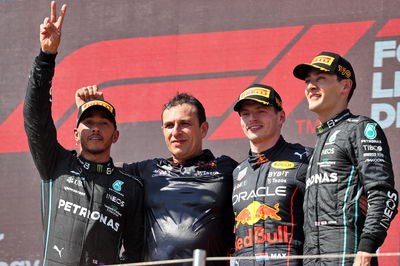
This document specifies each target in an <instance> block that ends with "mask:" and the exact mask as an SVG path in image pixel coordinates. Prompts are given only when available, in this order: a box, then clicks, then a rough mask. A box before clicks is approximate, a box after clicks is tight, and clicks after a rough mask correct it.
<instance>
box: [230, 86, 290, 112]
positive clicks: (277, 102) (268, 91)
mask: <svg viewBox="0 0 400 266" xmlns="http://www.w3.org/2000/svg"><path fill="white" fill-rule="evenodd" d="M246 100H253V101H256V102H259V103H261V104H264V105H267V106H274V107H276V108H277V109H278V110H279V111H281V110H282V99H281V96H279V94H278V93H277V92H276V90H274V88H272V87H271V86H267V85H263V84H252V85H250V86H249V87H248V88H247V89H245V90H244V91H243V92H242V93H241V94H240V95H239V98H238V99H237V101H236V103H235V105H234V106H233V110H234V111H236V112H239V111H240V107H241V105H242V104H243V102H244V101H246Z"/></svg>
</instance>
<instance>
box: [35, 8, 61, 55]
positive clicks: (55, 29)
mask: <svg viewBox="0 0 400 266" xmlns="http://www.w3.org/2000/svg"><path fill="white" fill-rule="evenodd" d="M66 11H67V5H63V6H62V7H61V15H60V16H59V17H58V18H57V19H56V17H57V12H56V2H55V1H52V2H51V14H50V18H48V17H46V18H45V19H44V21H43V23H42V24H41V25H40V47H41V49H42V51H43V52H45V53H49V54H55V53H57V50H58V46H59V45H60V41H61V27H62V23H63V21H64V17H65V12H66Z"/></svg>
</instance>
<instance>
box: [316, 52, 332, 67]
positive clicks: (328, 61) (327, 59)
mask: <svg viewBox="0 0 400 266" xmlns="http://www.w3.org/2000/svg"><path fill="white" fill-rule="evenodd" d="M333 61H335V58H334V57H332V56H327V55H319V56H317V57H315V58H314V59H313V60H312V62H311V64H312V65H314V64H317V63H320V64H325V65H328V66H330V65H332V63H333Z"/></svg>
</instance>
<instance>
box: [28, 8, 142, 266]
mask: <svg viewBox="0 0 400 266" xmlns="http://www.w3.org/2000/svg"><path fill="white" fill-rule="evenodd" d="M66 8H67V7H66V5H64V6H63V7H62V9H61V15H60V17H59V18H58V19H56V4H55V2H54V1H53V2H52V3H51V18H50V19H49V18H46V19H45V20H44V22H43V24H42V25H41V26H40V44H41V51H40V54H39V55H38V56H37V57H36V58H35V61H34V63H33V66H32V70H31V74H30V76H29V82H28V87H27V91H26V97H25V102H24V123H25V130H26V134H27V136H28V142H29V147H30V151H31V153H32V157H33V160H34V162H35V165H36V167H37V169H38V171H39V174H40V177H41V179H42V220H43V229H44V254H43V265H71V266H77V265H105V264H116V263H119V262H121V260H120V258H119V255H120V252H121V247H122V246H123V247H124V249H125V262H139V261H142V248H143V211H142V210H143V207H142V203H143V190H142V182H141V181H140V180H139V179H138V178H135V177H132V176H129V175H127V174H124V173H122V172H121V171H120V170H119V169H118V168H115V167H114V164H113V160H112V159H111V158H110V151H111V146H112V144H113V143H115V142H116V141H117V140H118V136H119V132H118V130H117V124H116V120H115V109H114V107H113V106H112V105H111V104H110V103H108V102H105V101H102V100H93V101H90V102H88V103H86V104H84V105H82V106H81V107H80V108H79V112H78V120H77V125H76V128H75V130H74V136H75V140H76V142H77V144H78V145H79V154H78V153H77V152H76V151H70V150H66V149H64V148H63V147H62V146H61V145H60V144H59V143H58V141H57V136H56V128H55V126H54V122H53V119H52V117H51V107H52V97H51V86H52V79H53V75H54V68H55V58H56V55H57V51H58V46H59V43H60V39H61V25H62V22H63V19H64V16H65V12H66Z"/></svg>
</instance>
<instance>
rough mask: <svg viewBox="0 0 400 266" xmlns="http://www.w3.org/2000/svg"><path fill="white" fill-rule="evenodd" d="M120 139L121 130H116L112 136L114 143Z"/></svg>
mask: <svg viewBox="0 0 400 266" xmlns="http://www.w3.org/2000/svg"><path fill="white" fill-rule="evenodd" d="M118 139H119V131H118V130H115V131H114V133H113V136H112V143H116V142H117V141H118Z"/></svg>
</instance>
